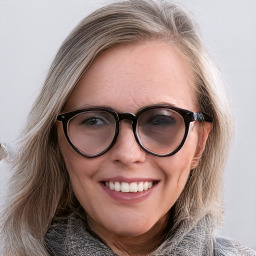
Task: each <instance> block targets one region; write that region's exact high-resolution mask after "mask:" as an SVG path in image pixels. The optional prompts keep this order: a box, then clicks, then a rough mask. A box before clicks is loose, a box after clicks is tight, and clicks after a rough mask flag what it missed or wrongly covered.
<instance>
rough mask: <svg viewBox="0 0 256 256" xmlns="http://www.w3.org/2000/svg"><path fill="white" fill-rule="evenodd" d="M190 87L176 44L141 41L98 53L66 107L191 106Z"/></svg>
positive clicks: (191, 82)
mask: <svg viewBox="0 0 256 256" xmlns="http://www.w3.org/2000/svg"><path fill="white" fill-rule="evenodd" d="M193 88H194V78H193V73H192V70H191V68H190V66H189V65H188V63H187V62H186V61H185V59H184V58H183V56H182V54H181V53H180V52H179V51H178V50H177V48H175V47H174V46H172V45H171V44H169V43H167V42H163V41H150V42H140V43H136V44H129V45H121V46H117V47H114V48H111V49H108V50H106V51H105V52H103V53H101V54H100V55H99V56H98V57H97V58H96V59H95V60H94V62H93V63H92V65H91V67H90V68H89V69H88V70H87V71H86V73H85V74H84V75H83V76H82V78H81V79H80V81H79V82H78V84H77V85H76V87H75V89H74V90H73V92H72V93H71V95H70V97H69V99H68V101H67V104H66V106H65V108H66V110H68V111H70V110H73V109H79V108H83V107H86V106H108V107H111V108H114V109H116V110H117V111H124V112H126V111H137V110H138V109H139V108H142V107H144V106H147V105H152V104H158V103H169V104H173V105H177V106H178V107H183V108H187V109H191V110H194V109H195V108H196V102H195V96H194V89H193Z"/></svg>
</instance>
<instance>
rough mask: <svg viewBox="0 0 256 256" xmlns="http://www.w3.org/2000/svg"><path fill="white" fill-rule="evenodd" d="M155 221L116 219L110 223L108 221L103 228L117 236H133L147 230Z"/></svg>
mask: <svg viewBox="0 0 256 256" xmlns="http://www.w3.org/2000/svg"><path fill="white" fill-rule="evenodd" d="M154 224H155V223H153V222H152V220H151V221H145V219H143V220H139V219H137V220H126V221H116V222H115V223H113V225H111V223H108V224H107V225H106V226H105V228H106V229H107V230H109V231H110V232H111V233H114V234H115V235H118V236H126V237H135V236H140V235H143V234H145V233H147V232H149V231H150V230H151V229H152V227H153V226H154Z"/></svg>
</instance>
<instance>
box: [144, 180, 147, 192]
mask: <svg viewBox="0 0 256 256" xmlns="http://www.w3.org/2000/svg"><path fill="white" fill-rule="evenodd" d="M143 190H148V182H147V181H146V182H144V184H143Z"/></svg>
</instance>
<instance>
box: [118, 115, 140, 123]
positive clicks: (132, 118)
mask: <svg viewBox="0 0 256 256" xmlns="http://www.w3.org/2000/svg"><path fill="white" fill-rule="evenodd" d="M118 119H119V123H120V122H121V121H123V120H130V121H132V123H133V124H134V123H136V121H137V118H136V116H135V115H134V114H131V113H120V114H118Z"/></svg>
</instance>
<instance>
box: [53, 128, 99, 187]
mask: <svg viewBox="0 0 256 256" xmlns="http://www.w3.org/2000/svg"><path fill="white" fill-rule="evenodd" d="M58 142H59V147H60V151H61V154H62V156H63V159H64V162H65V165H66V168H67V171H68V173H69V176H70V180H71V183H72V186H73V188H75V187H76V186H77V185H78V184H79V183H81V181H85V180H86V179H87V182H88V179H89V178H90V177H93V175H94V173H95V172H96V170H97V167H98V164H97V163H95V161H91V159H87V158H85V157H83V156H81V155H79V154H78V153H77V152H75V150H74V149H73V148H71V146H70V145H69V144H68V142H67V140H66V138H65V135H64V133H63V131H62V130H60V129H59V130H58Z"/></svg>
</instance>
